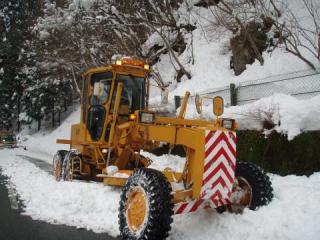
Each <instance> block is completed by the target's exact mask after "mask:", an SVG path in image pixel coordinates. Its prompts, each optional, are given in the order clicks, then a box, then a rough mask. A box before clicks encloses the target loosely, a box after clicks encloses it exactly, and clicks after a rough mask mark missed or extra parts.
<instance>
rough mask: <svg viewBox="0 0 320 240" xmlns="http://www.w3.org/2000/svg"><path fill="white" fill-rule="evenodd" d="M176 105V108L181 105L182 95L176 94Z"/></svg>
mask: <svg viewBox="0 0 320 240" xmlns="http://www.w3.org/2000/svg"><path fill="white" fill-rule="evenodd" d="M174 106H175V108H176V110H177V109H178V108H179V107H180V106H181V97H180V96H174Z"/></svg>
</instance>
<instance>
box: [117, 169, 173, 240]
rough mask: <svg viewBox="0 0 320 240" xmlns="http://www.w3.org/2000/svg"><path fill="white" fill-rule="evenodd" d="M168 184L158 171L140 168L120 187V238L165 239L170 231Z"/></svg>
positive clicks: (170, 203)
mask: <svg viewBox="0 0 320 240" xmlns="http://www.w3.org/2000/svg"><path fill="white" fill-rule="evenodd" d="M171 191H172V189H171V185H170V183H169V182H168V181H167V179H166V177H165V176H164V175H163V174H162V173H161V172H159V171H156V170H154V169H148V168H141V169H138V170H136V171H135V172H134V174H133V175H132V176H131V177H130V178H129V179H128V182H127V184H126V185H125V187H124V188H123V191H122V194H121V199H120V207H119V227H120V233H121V238H122V239H126V240H147V239H148V240H164V239H166V238H167V237H168V235H169V231H170V230H171V226H170V225H171V223H172V215H173V198H172V195H171Z"/></svg>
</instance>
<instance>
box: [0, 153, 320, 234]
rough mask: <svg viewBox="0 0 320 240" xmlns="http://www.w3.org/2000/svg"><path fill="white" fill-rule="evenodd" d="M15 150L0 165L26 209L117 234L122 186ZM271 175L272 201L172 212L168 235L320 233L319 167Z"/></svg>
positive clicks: (35, 216) (38, 215)
mask: <svg viewBox="0 0 320 240" xmlns="http://www.w3.org/2000/svg"><path fill="white" fill-rule="evenodd" d="M15 152H16V151H12V150H3V151H1V152H0V154H1V161H0V168H1V169H2V173H3V174H5V175H7V176H8V177H9V178H10V181H11V184H10V185H13V186H14V187H15V190H16V192H17V193H18V194H19V196H20V199H22V200H23V202H24V204H25V209H24V214H26V215H29V216H31V217H32V218H33V219H38V220H43V221H47V222H50V223H56V224H66V225H70V226H76V227H79V228H85V229H91V230H93V231H94V232H106V233H108V234H110V235H112V236H117V235H118V234H119V232H118V218H117V215H118V203H119V196H120V190H118V189H115V188H111V187H106V186H103V185H102V184H101V183H93V182H90V183H85V182H78V181H74V182H56V181H55V180H54V178H53V176H51V175H48V174H47V173H46V172H45V171H43V170H41V169H39V168H38V167H36V166H35V165H33V164H32V163H30V162H28V161H26V160H23V159H22V158H20V157H17V156H15ZM153 158H154V157H153ZM164 158H167V157H166V156H165V157H164ZM156 159H157V158H156ZM158 160H160V159H158ZM177 160H178V158H177ZM26 180H27V181H26ZM271 180H272V183H273V187H274V194H275V198H274V200H273V201H272V202H271V203H270V205H268V206H265V207H261V208H260V209H259V210H258V211H250V210H246V211H245V212H244V214H242V215H234V214H228V213H224V214H221V215H219V214H217V213H216V212H215V211H214V210H201V211H199V212H197V213H194V214H187V215H178V216H174V223H173V225H172V231H171V234H170V237H169V239H171V240H179V239H181V240H182V239H183V240H191V239H199V240H211V239H212V238H213V236H214V239H216V240H235V239H248V240H250V239H252V240H253V239H261V240H262V239H263V240H269V239H270V240H271V239H272V240H273V239H282V240H301V239H305V240H316V239H318V237H319V234H320V228H319V227H318V223H319V221H320V209H319V208H318V207H317V206H318V203H319V201H320V173H315V174H314V175H312V176H311V177H297V176H287V177H280V176H276V175H272V176H271ZM301 226H303V227H301Z"/></svg>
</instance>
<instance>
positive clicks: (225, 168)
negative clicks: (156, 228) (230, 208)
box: [174, 131, 237, 214]
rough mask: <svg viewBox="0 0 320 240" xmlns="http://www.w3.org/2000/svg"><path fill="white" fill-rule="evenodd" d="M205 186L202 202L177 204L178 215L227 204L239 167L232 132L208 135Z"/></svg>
mask: <svg viewBox="0 0 320 240" xmlns="http://www.w3.org/2000/svg"><path fill="white" fill-rule="evenodd" d="M205 144H206V145H205V159H204V172H203V182H202V188H201V193H200V198H199V199H197V200H194V201H190V202H182V203H178V204H176V205H175V207H174V213H175V214H182V213H188V212H194V211H197V210H198V209H200V208H207V207H211V208H217V207H220V206H222V205H225V204H228V203H229V202H230V201H229V199H230V197H231V191H232V186H233V183H234V177H235V176H234V175H235V165H236V144H237V139H236V134H235V133H234V132H229V131H206V135H205Z"/></svg>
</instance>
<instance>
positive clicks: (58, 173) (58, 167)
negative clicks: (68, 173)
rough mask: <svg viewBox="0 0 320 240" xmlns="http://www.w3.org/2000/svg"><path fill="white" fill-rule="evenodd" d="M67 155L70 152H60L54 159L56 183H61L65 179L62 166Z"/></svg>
mask: <svg viewBox="0 0 320 240" xmlns="http://www.w3.org/2000/svg"><path fill="white" fill-rule="evenodd" d="M67 153H68V151H66V150H59V151H57V153H56V154H55V155H54V157H53V163H52V165H53V176H54V178H55V180H56V181H60V180H61V179H62V178H63V173H62V172H63V171H62V169H63V167H62V166H63V162H64V158H65V156H66V154H67Z"/></svg>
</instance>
